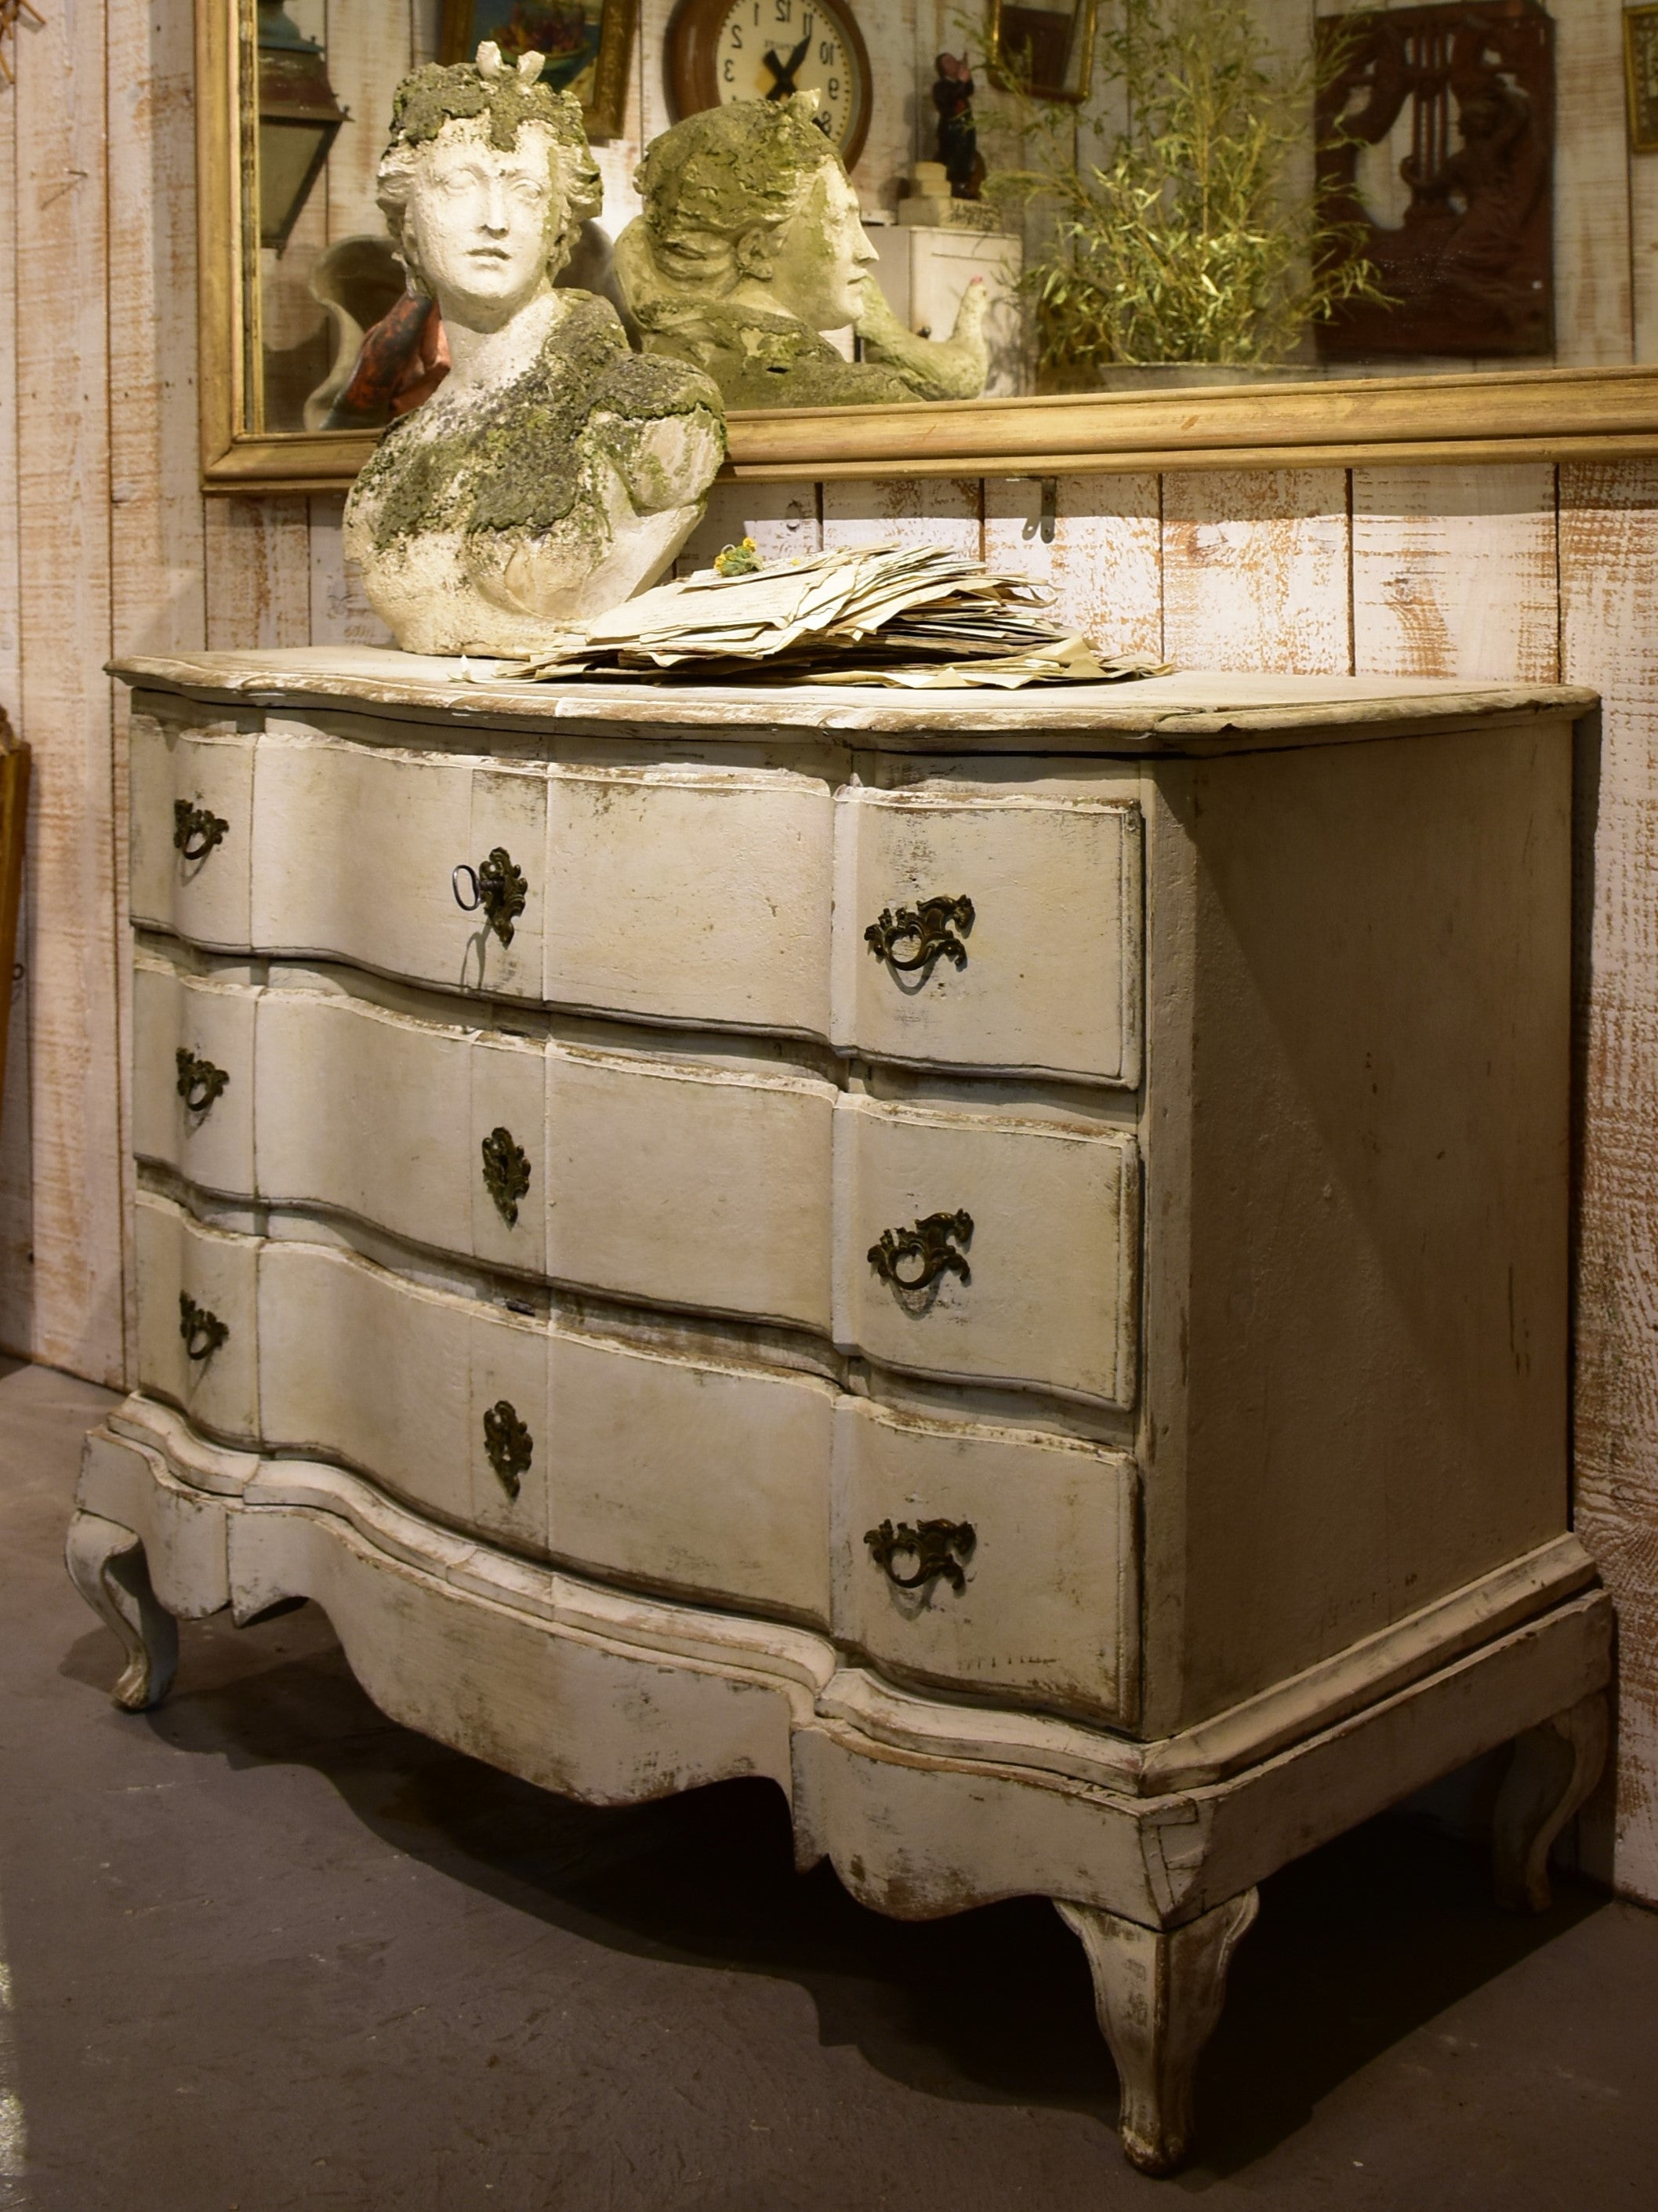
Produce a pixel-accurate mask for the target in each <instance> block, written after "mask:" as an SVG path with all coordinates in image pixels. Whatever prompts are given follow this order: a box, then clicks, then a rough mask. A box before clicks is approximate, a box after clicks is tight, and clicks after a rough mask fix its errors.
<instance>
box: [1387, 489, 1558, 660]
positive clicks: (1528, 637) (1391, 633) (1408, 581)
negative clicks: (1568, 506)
mask: <svg viewBox="0 0 1658 2212" xmlns="http://www.w3.org/2000/svg"><path fill="white" fill-rule="evenodd" d="M1554 503H1555V484H1554V471H1553V469H1552V467H1551V466H1550V465H1548V464H1547V463H1546V462H1536V463H1532V464H1528V465H1523V466H1516V467H1512V468H1491V469H1479V470H1477V471H1469V472H1468V473H1467V475H1466V476H1464V477H1457V476H1455V475H1452V474H1450V473H1449V472H1448V471H1445V470H1443V469H1356V470H1355V471H1353V656H1354V663H1355V665H1356V666H1357V669H1358V670H1359V671H1361V672H1362V673H1365V674H1370V673H1374V674H1376V675H1384V674H1385V675H1389V676H1496V677H1511V676H1528V677H1533V678H1536V679H1537V680H1538V681H1540V682H1541V683H1546V684H1547V683H1553V682H1555V681H1556V680H1557V678H1558V675H1559V665H1560V649H1559V605H1560V591H1559V574H1558V570H1559V562H1558V549H1557V546H1556V541H1555V513H1554Z"/></svg>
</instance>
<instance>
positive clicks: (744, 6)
mask: <svg viewBox="0 0 1658 2212" xmlns="http://www.w3.org/2000/svg"><path fill="white" fill-rule="evenodd" d="M666 58H667V74H668V90H669V94H670V97H671V100H672V102H673V106H674V109H675V112H676V114H677V115H682V116H683V115H694V114H695V113H696V112H698V110H699V109H701V108H704V107H718V106H724V105H725V104H726V102H727V101H729V100H781V99H783V98H785V97H786V95H787V94H789V93H792V92H815V93H816V94H817V121H818V125H819V127H820V128H821V129H822V130H823V131H824V133H825V134H826V136H827V137H829V138H830V139H831V140H832V141H833V142H834V143H835V147H836V148H837V149H838V150H839V152H840V155H841V160H842V161H844V162H845V163H846V165H847V168H850V167H852V165H853V162H854V161H856V160H857V158H858V156H859V153H860V152H861V150H862V149H863V143H864V136H865V131H867V130H868V128H869V110H870V70H869V55H868V53H867V52H866V51H865V46H864V41H863V39H862V37H861V35H860V34H859V29H858V26H857V23H856V21H854V20H853V15H852V11H851V9H849V8H848V7H847V4H846V0H680V5H679V7H678V8H677V9H676V10H675V12H674V17H673V21H671V23H670V24H669V26H668V36H667V54H666Z"/></svg>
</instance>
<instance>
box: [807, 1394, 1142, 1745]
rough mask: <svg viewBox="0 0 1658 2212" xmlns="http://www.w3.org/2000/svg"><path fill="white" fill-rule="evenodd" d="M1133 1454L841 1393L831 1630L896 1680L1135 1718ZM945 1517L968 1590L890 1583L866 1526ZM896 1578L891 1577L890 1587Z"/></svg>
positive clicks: (903, 1560)
mask: <svg viewBox="0 0 1658 2212" xmlns="http://www.w3.org/2000/svg"><path fill="white" fill-rule="evenodd" d="M1134 1509H1135V1484H1134V1470H1133V1462H1132V1461H1131V1460H1129V1459H1128V1458H1127V1456H1126V1455H1123V1454H1122V1453H1120V1452H1109V1451H1101V1450H1099V1449H1096V1448H1095V1447H1092V1446H1090V1445H1086V1444H1082V1443H1074V1442H1071V1441H1068V1440H1066V1439H1064V1438H1061V1437H1044V1436H1030V1435H1020V1434H1019V1433H1018V1432H1017V1431H1013V1430H1008V1429H996V1428H993V1427H991V1426H987V1425H983V1424H981V1423H975V1422H971V1421H963V1420H961V1419H955V1420H944V1419H936V1420H935V1419H921V1418H920V1417H917V1416H914V1415H911V1416H908V1417H907V1418H900V1417H899V1416H898V1415H896V1414H895V1413H892V1412H890V1411H889V1410H886V1409H884V1408H883V1407H879V1406H878V1405H875V1404H873V1403H872V1402H871V1401H869V1400H867V1399H857V1398H845V1399H843V1400H842V1401H841V1405H840V1407H839V1410H838V1413H837V1415H836V1419H835V1506H834V1511H835V1545H834V1559H835V1633H836V1635H837V1636H838V1637H839V1638H841V1642H842V1643H843V1644H846V1645H847V1646H849V1647H850V1648H851V1649H852V1650H856V1651H864V1652H867V1653H869V1655H870V1656H872V1658H873V1659H875V1660H876V1661H877V1662H879V1663H880V1664H882V1665H883V1666H884V1667H886V1668H890V1669H892V1670H893V1671H894V1672H895V1673H896V1676H897V1678H898V1679H899V1680H901V1681H909V1682H921V1683H936V1684H940V1685H943V1686H948V1687H951V1688H962V1689H967V1690H971V1691H974V1692H977V1693H978V1694H979V1695H980V1696H981V1697H993V1696H995V1695H996V1694H997V1693H998V1692H1001V1693H1002V1694H1004V1695H1005V1694H1007V1693H1008V1692H1012V1693H1014V1694H1016V1695H1017V1696H1018V1697H1019V1699H1021V1701H1022V1702H1032V1701H1034V1702H1035V1703H1037V1704H1039V1705H1049V1706H1053V1707H1055V1708H1057V1709H1060V1710H1061V1711H1071V1712H1076V1713H1079V1714H1082V1715H1083V1716H1084V1717H1089V1718H1091V1719H1094V1720H1100V1719H1105V1720H1122V1719H1129V1718H1132V1717H1133V1714H1132V1707H1131V1704H1130V1699H1131V1698H1132V1692H1133V1646H1134V1644H1135V1642H1136V1640H1137V1638H1136V1626H1137V1613H1136V1608H1135V1604H1134V1598H1135V1575H1134ZM932 1520H938V1521H944V1522H949V1523H950V1524H951V1525H952V1526H953V1527H954V1528H957V1530H958V1531H960V1530H962V1529H966V1530H969V1531H970V1532H971V1534H970V1536H963V1535H961V1534H958V1535H957V1538H956V1539H955V1540H954V1554H955V1557H956V1559H957V1567H958V1571H959V1573H960V1576H961V1580H962V1584H963V1587H962V1588H961V1589H954V1588H952V1587H951V1586H950V1583H949V1582H947V1581H944V1580H939V1581H936V1582H932V1583H926V1584H924V1585H923V1586H922V1587H921V1588H920V1589H902V1588H901V1587H899V1583H902V1580H904V1579H905V1578H906V1577H914V1574H915V1571H916V1568H917V1565H918V1559H917V1556H916V1554H915V1553H914V1551H902V1550H901V1551H900V1552H899V1553H896V1555H895V1557H894V1558H893V1560H892V1565H891V1572H890V1573H889V1572H888V1571H887V1570H886V1568H885V1567H884V1565H883V1564H882V1563H881V1561H880V1559H878V1556H877V1553H876V1551H875V1549H874V1548H873V1547H872V1546H871V1544H870V1542H869V1541H868V1536H867V1535H866V1534H865V1532H866V1531H878V1530H879V1528H881V1526H882V1524H884V1523H887V1522H890V1523H892V1524H893V1526H894V1528H895V1531H896V1533H898V1534H902V1531H903V1530H904V1529H905V1528H908V1530H909V1531H910V1532H911V1533H912V1534H914V1532H915V1531H916V1529H917V1528H918V1527H919V1525H920V1523H921V1522H926V1521H932ZM894 1576H896V1577H897V1578H898V1580H897V1581H895V1580H894V1579H893V1577H894Z"/></svg>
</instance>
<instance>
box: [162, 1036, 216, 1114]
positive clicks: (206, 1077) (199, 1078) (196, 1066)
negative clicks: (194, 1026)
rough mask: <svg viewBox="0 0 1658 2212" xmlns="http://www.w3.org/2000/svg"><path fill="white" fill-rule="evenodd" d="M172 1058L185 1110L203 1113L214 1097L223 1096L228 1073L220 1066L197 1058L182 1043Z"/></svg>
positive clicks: (192, 1112)
mask: <svg viewBox="0 0 1658 2212" xmlns="http://www.w3.org/2000/svg"><path fill="white" fill-rule="evenodd" d="M173 1064H174V1065H175V1066H176V1067H177V1068H178V1071H179V1081H178V1085H177V1088H178V1092H179V1097H180V1098H182V1099H183V1100H184V1102H185V1109H186V1110H187V1111H188V1112H190V1113H191V1114H205V1113H206V1111H207V1109H208V1108H209V1107H210V1105H211V1104H212V1103H213V1102H214V1100H215V1099H216V1098H220V1097H223V1095H224V1091H225V1086H226V1085H228V1082H229V1081H230V1077H229V1074H228V1072H227V1071H226V1070H225V1069H224V1068H222V1067H215V1066H214V1065H213V1062H212V1061H211V1060H202V1059H199V1058H198V1057H197V1054H195V1053H193V1052H191V1051H190V1050H189V1049H188V1048H186V1047H185V1046H184V1045H180V1046H179V1049H178V1051H177V1052H176V1053H174V1054H173Z"/></svg>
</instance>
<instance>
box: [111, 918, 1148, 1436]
mask: <svg viewBox="0 0 1658 2212" xmlns="http://www.w3.org/2000/svg"><path fill="white" fill-rule="evenodd" d="M134 997H135V1033H136V1054H137V1106H136V1138H137V1152H138V1153H139V1155H140V1157H141V1158H145V1159H147V1160H150V1161H153V1162H155V1163H158V1164H162V1165H164V1166H166V1167H168V1168H170V1169H172V1170H173V1171H174V1172H176V1173H177V1174H179V1175H180V1176H183V1177H184V1178H185V1180H186V1181H187V1182H191V1183H194V1184H197V1185H198V1186H199V1187H201V1188H205V1189H209V1190H213V1191H216V1192H219V1193H222V1194H224V1195H226V1196H228V1197H233V1198H247V1199H257V1200H264V1201H267V1202H270V1203H271V1204H276V1205H284V1206H298V1207H305V1206H318V1207H325V1208H329V1209H331V1210H335V1211H337V1212H342V1213H344V1214H347V1215H349V1216H351V1217H353V1218H356V1219H359V1220H361V1221H364V1222H367V1223H370V1224H373V1225H374V1226H376V1227H379V1228H382V1229H385V1230H386V1231H390V1232H391V1233H392V1235H394V1236H398V1237H404V1238H407V1239H408V1240H409V1241H410V1242H411V1243H416V1244H419V1245H423V1246H425V1247H427V1248H428V1249H434V1250H437V1251H442V1252H447V1253H452V1254H454V1255H457V1256H458V1257H460V1258H462V1259H465V1260H471V1261H477V1262H479V1263H481V1264H483V1265H485V1266H488V1267H504V1268H507V1269H509V1270H511V1271H513V1272H514V1273H521V1274H523V1275H525V1277H529V1278H534V1279H546V1280H549V1281H551V1282H554V1283H556V1284H560V1285H567V1286H568V1287H569V1288H570V1289H571V1290H573V1291H592V1292H597V1293H599V1294H601V1295H603V1296H604V1297H610V1298H614V1299H617V1300H620V1301H623V1302H624V1303H628V1304H642V1305H647V1306H659V1307H668V1308H673V1309H677V1310H689V1311H694V1312H702V1313H707V1314H710V1315H714V1316H729V1317H732V1318H735V1319H738V1320H741V1321H748V1322H770V1323H776V1324H781V1325H783V1326H786V1327H793V1328H804V1329H807V1330H810V1331H811V1332H812V1333H813V1334H817V1335H818V1336H820V1337H832V1338H833V1340H835V1343H836V1344H838V1345H839V1346H841V1347H842V1348H843V1349H845V1350H846V1351H847V1352H862V1353H864V1354H865V1355H866V1356H867V1357H869V1358H872V1359H874V1360H876V1361H878V1362H879V1363H881V1364H884V1365H886V1366H890V1367H893V1368H898V1369H907V1370H912V1371H914V1372H917V1373H922V1374H927V1375H934V1376H943V1377H946V1378H960V1379H963V1380H966V1381H981V1382H999V1383H1014V1384H1020V1383H1023V1384H1027V1385H1035V1386H1038V1387H1046V1388H1050V1389H1055V1390H1059V1391H1063V1392H1066V1393H1069V1394H1072V1395H1078V1396H1082V1397H1085V1398H1088V1399H1090V1400H1094V1401H1098V1402H1102V1403H1105V1404H1111V1405H1122V1406H1127V1405H1128V1404H1129V1403H1130V1402H1132V1397H1133V1371H1134V1340H1135V1311H1136V1300H1135V1296H1134V1273H1135V1270H1134V1259H1135V1253H1136V1249H1137V1246H1138V1164H1137V1158H1136V1152H1135V1146H1134V1142H1133V1138H1132V1136H1131V1135H1129V1134H1128V1133H1126V1132H1124V1131H1121V1130H1117V1129H1110V1128H1102V1127H1095V1126H1085V1125H1079V1124H1078V1123H1075V1122H1072V1121H1027V1120H1022V1119H1020V1118H1019V1117H1017V1116H1014V1115H1008V1114H1006V1113H1005V1112H999V1111H990V1110H976V1111H975V1110H969V1109H966V1108H963V1107H957V1106H950V1107H942V1106H941V1107H932V1108H926V1109H918V1108H915V1107H911V1106H908V1105H902V1104H896V1103H892V1104H890V1103H882V1102H878V1101H876V1100H873V1099H871V1098H868V1097H863V1096H859V1095H849V1094H846V1093H843V1092H841V1091H840V1090H839V1089H838V1088H837V1087H836V1086H835V1085H834V1084H832V1083H830V1082H829V1081H828V1080H826V1079H824V1078H823V1077H822V1076H819V1075H817V1074H814V1073H811V1070H810V1069H809V1068H804V1067H802V1066H799V1065H798V1064H795V1063H793V1062H786V1061H781V1060H767V1059H763V1058H759V1057H756V1058H752V1059H750V1058H747V1057H741V1058H739V1057H738V1056H736V1055H728V1056H725V1057H722V1058H714V1057H707V1056H704V1057H693V1056H692V1055H690V1054H668V1053H666V1052H647V1051H642V1050H623V1049H620V1048H618V1049H600V1048H597V1047H595V1046H592V1045H590V1044H587V1043H585V1042H580V1043H579V1042H571V1041H568V1040H565V1039H550V1040H544V1039H541V1038H536V1037H531V1036H514V1035H510V1034H507V1033H505V1032H502V1031H501V1030H477V1029H473V1028H471V1027H463V1026H460V1025H459V1024H446V1023H443V1022H440V1021H436V1020H434V1019H431V1018H429V1013H428V1012H422V1011H420V1010H419V1008H418V1002H416V1001H414V1000H412V997H410V994H406V993H405V994H402V997H403V998H404V999H407V1000H409V1003H408V1004H404V1003H401V1002H400V1000H399V994H398V987H395V986H392V985H389V984H388V985H383V986H380V987H379V995H378V996H372V997H371V996H369V995H367V986H366V985H365V984H364V983H363V982H362V981H361V979H355V980H354V981H350V982H349V984H348V982H347V981H343V980H342V979H341V978H340V977H339V976H338V975H336V974H333V973H331V971H327V970H322V969H299V968H293V969H277V970H276V971H274V973H273V977H272V980H271V981H270V982H269V983H266V984H264V985H258V984H255V983H253V982H252V981H248V980H246V970H245V969H244V970H240V971H237V970H231V969H227V968H226V967H224V966H223V965H220V966H217V967H216V968H213V969H206V968H195V969H192V968H191V967H190V966H188V965H178V964H175V963H173V962H172V961H170V960H167V959H165V958H163V957H161V956H159V955H158V954H155V953H154V952H151V951H141V953H140V955H139V957H138V959H137V965H136V970H135V984H134ZM929 1240H931V1241H930V1242H929ZM934 1247H936V1248H937V1249H934ZM929 1268H931V1269H932V1275H931V1277H930V1278H929V1276H928V1271H929ZM922 1278H928V1279H926V1280H921V1279H922ZM918 1285H919V1286H918Z"/></svg>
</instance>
